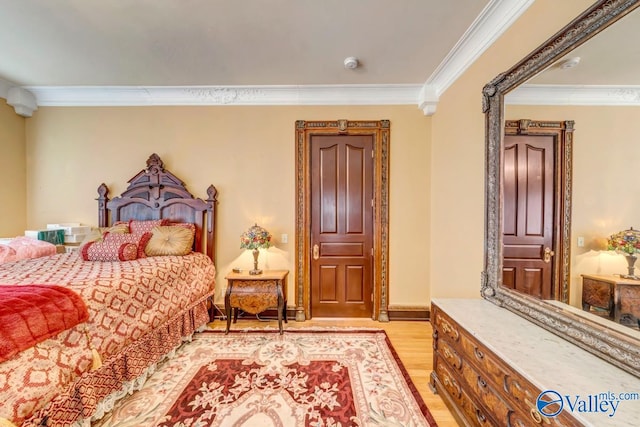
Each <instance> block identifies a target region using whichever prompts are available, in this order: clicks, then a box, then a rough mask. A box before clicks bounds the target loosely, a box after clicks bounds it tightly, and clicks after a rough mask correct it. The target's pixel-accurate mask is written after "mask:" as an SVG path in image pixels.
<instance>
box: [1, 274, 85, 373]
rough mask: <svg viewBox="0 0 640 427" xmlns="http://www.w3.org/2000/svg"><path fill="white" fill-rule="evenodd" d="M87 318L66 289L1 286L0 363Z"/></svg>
mask: <svg viewBox="0 0 640 427" xmlns="http://www.w3.org/2000/svg"><path fill="white" fill-rule="evenodd" d="M87 319H89V313H88V311H87V307H86V306H85V304H84V301H82V298H80V296H79V295H78V294H76V293H75V292H73V291H72V290H70V289H67V288H63V287H61V286H56V285H19V286H10V285H9V286H7V285H1V286H0V362H4V361H6V360H8V359H10V358H11V357H12V356H14V355H16V354H18V353H19V352H20V351H22V350H24V349H27V348H29V347H32V346H33V345H35V344H37V343H39V342H41V341H44V340H45V339H47V338H50V337H52V336H54V335H57V334H58V333H60V332H62V331H64V330H66V329H69V328H72V327H74V326H75V325H77V324H79V323H82V322H86V321H87Z"/></svg>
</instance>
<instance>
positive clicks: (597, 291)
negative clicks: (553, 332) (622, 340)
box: [582, 274, 640, 327]
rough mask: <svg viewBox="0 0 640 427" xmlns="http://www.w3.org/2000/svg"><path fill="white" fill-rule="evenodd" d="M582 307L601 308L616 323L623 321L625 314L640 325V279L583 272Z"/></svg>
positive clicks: (586, 308)
mask: <svg viewBox="0 0 640 427" xmlns="http://www.w3.org/2000/svg"><path fill="white" fill-rule="evenodd" d="M582 308H583V310H586V311H594V309H595V310H597V309H600V310H602V311H604V312H605V313H606V315H607V316H608V317H610V318H612V319H613V320H614V321H615V322H616V323H621V322H620V321H621V320H622V317H623V316H625V317H629V318H630V320H631V322H632V323H636V325H637V326H640V280H633V279H624V278H622V277H620V276H613V275H611V276H604V275H603V276H600V275H593V274H583V275H582ZM627 320H628V319H625V321H627ZM627 323H629V322H628V321H627ZM636 325H631V326H636ZM637 326H636V327H637Z"/></svg>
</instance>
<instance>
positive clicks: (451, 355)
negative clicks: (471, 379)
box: [436, 341, 462, 371]
mask: <svg viewBox="0 0 640 427" xmlns="http://www.w3.org/2000/svg"><path fill="white" fill-rule="evenodd" d="M436 350H437V352H438V353H439V354H440V356H441V357H442V358H443V359H444V360H446V361H447V363H448V364H449V366H451V367H452V368H454V369H456V370H458V371H460V369H462V358H461V357H460V355H459V354H458V352H457V351H456V350H455V349H454V348H453V347H452V346H451V345H449V343H448V342H447V341H439V342H438V348H437V349H436Z"/></svg>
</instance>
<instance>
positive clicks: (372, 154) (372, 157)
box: [371, 150, 374, 159]
mask: <svg viewBox="0 0 640 427" xmlns="http://www.w3.org/2000/svg"><path fill="white" fill-rule="evenodd" d="M371 158H372V159H373V158H374V156H373V150H371Z"/></svg>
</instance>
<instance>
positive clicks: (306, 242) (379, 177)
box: [294, 119, 391, 322]
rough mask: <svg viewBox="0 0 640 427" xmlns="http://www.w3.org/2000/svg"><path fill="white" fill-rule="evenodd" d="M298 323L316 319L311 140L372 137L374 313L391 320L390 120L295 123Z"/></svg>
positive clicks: (376, 318)
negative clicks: (312, 243)
mask: <svg viewBox="0 0 640 427" xmlns="http://www.w3.org/2000/svg"><path fill="white" fill-rule="evenodd" d="M295 126H296V129H295V133H296V241H295V248H296V249H295V263H296V265H295V278H294V281H295V301H296V321H298V322H303V321H305V320H306V319H311V316H312V313H311V268H310V264H311V262H310V258H311V252H310V251H311V245H310V242H311V196H310V195H311V137H312V136H313V135H372V136H373V313H372V319H374V320H379V321H381V322H388V321H389V313H388V305H389V289H388V286H389V285H388V278H389V137H390V130H391V129H390V121H389V120H353V121H351V120H346V119H340V120H328V121H322V120H320V121H317V120H314V121H305V120H297V121H296V125H295Z"/></svg>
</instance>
